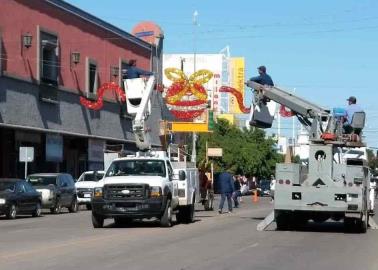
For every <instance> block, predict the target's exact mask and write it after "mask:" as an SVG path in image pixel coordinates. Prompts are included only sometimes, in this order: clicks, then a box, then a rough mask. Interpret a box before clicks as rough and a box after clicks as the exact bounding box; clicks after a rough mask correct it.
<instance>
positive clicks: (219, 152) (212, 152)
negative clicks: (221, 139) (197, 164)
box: [207, 148, 223, 157]
mask: <svg viewBox="0 0 378 270" xmlns="http://www.w3.org/2000/svg"><path fill="white" fill-rule="evenodd" d="M207 156H209V157H221V156H223V149H222V148H207Z"/></svg>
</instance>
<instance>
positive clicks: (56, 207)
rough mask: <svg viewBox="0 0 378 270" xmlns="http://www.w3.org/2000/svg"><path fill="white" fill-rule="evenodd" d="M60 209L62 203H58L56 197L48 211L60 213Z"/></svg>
mask: <svg viewBox="0 0 378 270" xmlns="http://www.w3.org/2000/svg"><path fill="white" fill-rule="evenodd" d="M61 211H62V205H61V203H60V200H59V199H56V202H55V205H54V207H52V208H50V212H51V213H52V214H60V212H61Z"/></svg>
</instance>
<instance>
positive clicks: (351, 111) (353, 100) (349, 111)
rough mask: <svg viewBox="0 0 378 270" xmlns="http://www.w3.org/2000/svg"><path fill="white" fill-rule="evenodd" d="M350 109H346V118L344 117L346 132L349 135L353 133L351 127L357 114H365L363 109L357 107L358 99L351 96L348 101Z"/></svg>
mask: <svg viewBox="0 0 378 270" xmlns="http://www.w3.org/2000/svg"><path fill="white" fill-rule="evenodd" d="M347 101H348V107H347V108H346V109H345V117H344V125H343V127H344V132H345V133H346V134H349V133H351V132H352V131H353V128H352V127H351V124H352V119H353V115H354V113H356V112H363V109H362V108H361V107H360V106H359V105H357V99H356V97H354V96H350V97H349V98H348V99H347Z"/></svg>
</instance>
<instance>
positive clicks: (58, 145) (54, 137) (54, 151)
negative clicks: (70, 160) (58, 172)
mask: <svg viewBox="0 0 378 270" xmlns="http://www.w3.org/2000/svg"><path fill="white" fill-rule="evenodd" d="M46 161H50V162H62V161H63V137H62V136H61V135H58V134H46Z"/></svg>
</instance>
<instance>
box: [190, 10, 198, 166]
mask: <svg viewBox="0 0 378 270" xmlns="http://www.w3.org/2000/svg"><path fill="white" fill-rule="evenodd" d="M197 18H198V11H197V10H196V11H194V13H193V52H194V55H193V66H194V72H193V73H195V72H196V68H197V67H196V64H197V63H196V62H197V35H196V33H197V31H196V30H197V26H198V25H199V24H198V20H197ZM196 141H197V135H196V133H195V132H193V134H192V158H191V161H192V162H196V161H197V150H196Z"/></svg>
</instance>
